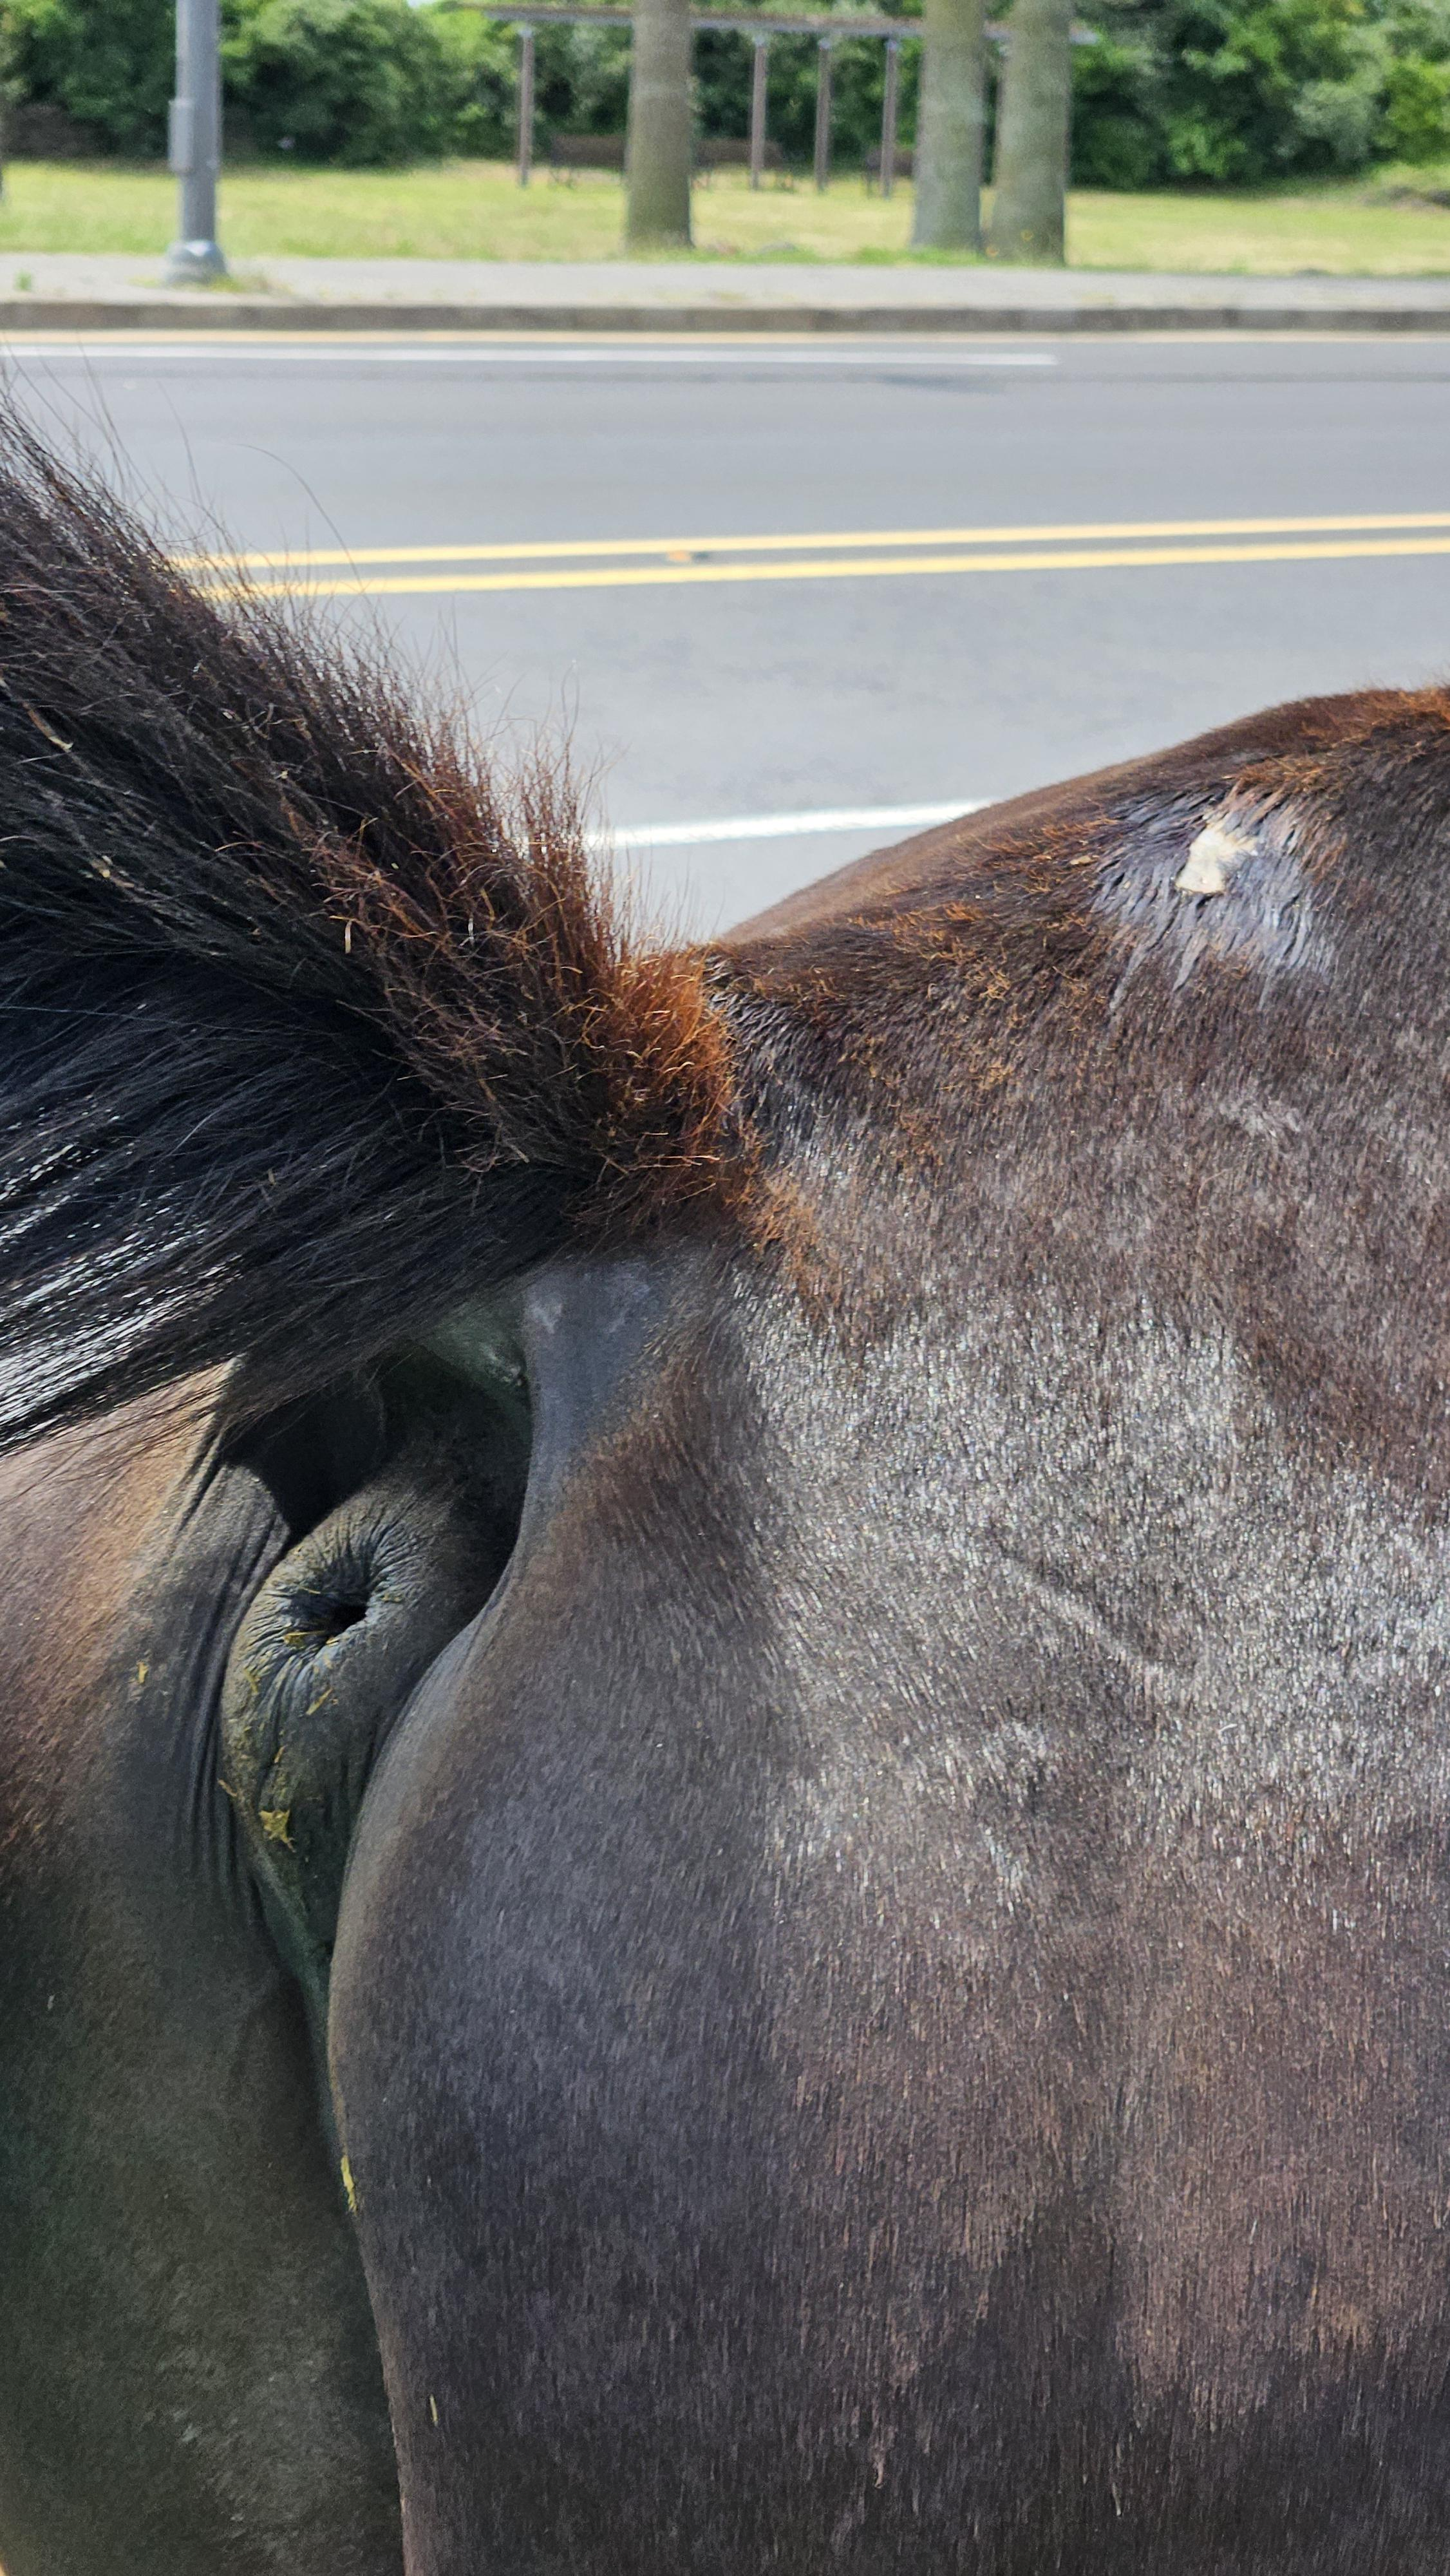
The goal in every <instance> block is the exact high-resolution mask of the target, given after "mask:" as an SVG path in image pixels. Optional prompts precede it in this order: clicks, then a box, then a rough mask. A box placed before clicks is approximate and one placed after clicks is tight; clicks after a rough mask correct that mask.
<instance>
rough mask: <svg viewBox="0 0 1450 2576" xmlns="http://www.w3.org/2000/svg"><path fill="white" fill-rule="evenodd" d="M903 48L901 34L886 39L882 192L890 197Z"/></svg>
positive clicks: (892, 183)
mask: <svg viewBox="0 0 1450 2576" xmlns="http://www.w3.org/2000/svg"><path fill="white" fill-rule="evenodd" d="M900 50H901V39H900V37H899V36H888V37H887V39H886V86H885V88H884V89H883V91H882V93H881V194H882V196H883V197H889V196H890V194H891V191H892V189H893V187H894V186H895V184H896V57H897V55H898V53H899V52H900Z"/></svg>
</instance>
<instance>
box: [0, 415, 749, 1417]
mask: <svg viewBox="0 0 1450 2576" xmlns="http://www.w3.org/2000/svg"><path fill="white" fill-rule="evenodd" d="M748 1159H749V1157H748V1152H747V1149H746V1146H745V1142H744V1139H743V1137H742V1135H741V1133H740V1131H739V1126H738V1120H737V1116H736V1111H735V1107H734V1098H733V1086H732V1079H731V1070H730V1065H729V1060H728V1054H727V1046H726V1039H725V1035H724V1030H723V1026H722V1023H721V1019H720V1015H719V1013H718V1012H717V1011H716V1010H715V1009H714V1008H713V1007H712V1006H711V1001H710V997H709V993H708V991H707V986H706V976H705V970H704V965H703V961H702V959H701V958H700V956H699V955H698V954H695V953H693V952H689V951H680V952H675V953H668V952H666V953H662V954H657V955H655V954H647V953H642V952H639V951H637V950H636V949H635V948H634V947H633V946H632V945H631V943H630V941H629V939H628V938H627V937H626V935H625V934H624V931H623V930H622V928H621V926H620V925H619V923H618V922H617V921H616V920H615V919H614V918H613V917H612V915H611V912H610V909H609V906H608V904H607V902H606V901H605V900H604V898H603V897H602V895H601V893H600V891H599V889H598V887H597V886H596V885H595V884H594V882H593V880H592V878H591V873H590V868H589V862H588V856H587V851H586V846H585V842H584V838H583V834H582V831H581V827H580V817H579V813H578V810H577V805H576V802H575V799H574V797H573V794H572V792H571V790H570V788H569V786H568V783H567V781H566V780H565V779H564V778H563V777H562V776H559V775H553V776H551V775H550V774H549V772H548V770H547V768H546V767H541V766H536V767H535V769H534V771H533V773H532V774H531V775H530V776H528V777H527V778H525V779H524V781H523V782H522V784H521V785H520V786H519V787H518V788H517V789H516V790H514V791H513V792H512V793H511V794H510V795H504V794H503V793H502V792H501V791H499V790H498V789H497V788H496V787H495V785H494V784H493V782H492V781H491V778H490V775H489V772H488V769H487V766H486V764H484V763H483V762H482V761H481V760H480V759H479V757H478V756H477V754H476V753H475V752H474V751H473V750H472V748H471V747H470V745H469V743H468V742H467V741H466V739H464V738H462V737H461V735H460V733H459V732H458V730H457V729H456V728H455V729H452V730H450V729H449V728H447V727H445V726H443V725H442V724H441V723H437V722H433V721H430V720H428V719H425V718H423V717H420V716H419V715H417V714H416V713H414V712H412V711H411V710H410V709H409V708H408V707H407V706H406V705H405V704H404V703H403V702H402V699H401V697H400V695H399V693H398V690H397V687H396V685H395V683H394V682H393V681H392V680H391V679H390V678H389V676H388V674H387V672H386V670H385V669H384V668H383V667H382V666H381V664H380V662H379V660H378V659H377V657H376V656H374V657H373V658H369V656H368V655H367V654H365V653H362V652H360V651H358V650H357V649H356V648H348V649H344V647H343V646H342V645H341V644H340V643H339V642H338V641H337V640H336V639H334V638H331V637H329V638H327V639H326V640H325V641H324V640H323V639H322V638H321V637H320V635H319V633H318V631H317V630H316V627H315V625H313V624H312V623H311V622H310V621H309V620H308V618H307V617H306V615H305V614H301V613H299V612H297V611H295V610H292V609H288V608H285V607H281V606H279V605H277V604H276V603H273V602H268V601H263V600H259V599H256V598H248V597H247V596H246V595H245V594H244V595H242V596H241V597H239V598H235V599H231V600H222V599H218V598H215V597H209V596H205V595H203V594H202V593H201V592H200V591H198V589H197V588H196V587H195V586H194V585H192V584H191V583H189V582H188V581H187V580H185V579H184V578H183V577H182V575H181V574H180V573H179V572H178V570H177V569H176V567H175V566H174V565H173V564H172V563H171V562H170V561H169V560H168V559H167V558H166V556H165V555H164V554H163V553H162V552H161V551H160V550H159V548H158V547H157V546H156V545H155V543H153V542H152V540H151V539H150V538H149V537H148V536H147V535H146V534H145V533H144V531H143V530H142V529H141V528H140V527H139V526H138V525H137V524H136V523H135V522H134V520H133V519H132V517H131V516H130V515H129V513H128V512H127V511H126V509H125V508H124V507H123V506H122V505H121V504H120V503H119V502H118V500H117V499H116V498H115V497H114V495H112V494H110V493H108V492H107V491H105V490H103V489H101V488H99V487H98V486H96V485H95V484H93V483H92V482H90V481H89V480H87V479H85V478H83V477H81V476H78V475H76V474H74V473H72V472H70V471H69V470H67V469H65V468H63V467H62V466H61V465H60V464H59V463H58V462H57V461H56V460H55V458H54V457H53V456H51V455H50V454H49V453H48V452H47V451H46V450H45V449H44V448H43V447H42V446H41V445H40V444H39V443H38V442H37V441H36V440H35V439H34V438H33V437H32V436H31V435H30V434H29V433H28V432H27V431H26V430H25V429H23V428H22V427H20V426H19V425H17V424H16V423H15V422H14V421H13V420H12V421H7V422H0V1443H13V1442H14V1441H15V1440H17V1439H22V1438H26V1437H30V1436H32V1435H34V1434H35V1433H36V1432H38V1431H41V1430H44V1429H47V1428H50V1427H52V1426H54V1425H57V1424H59V1423H62V1422H65V1421H67V1420H70V1419H75V1418H78V1417H80V1416H81V1415H83V1414H87V1413H92V1412H95V1411H98V1410H101V1409H103V1408H105V1407H108V1406H110V1405H114V1404H116V1403H118V1402H119V1401H121V1400H123V1399H126V1398H129V1397H132V1396H135V1395H138V1394H141V1393H143V1392H146V1391H148V1390H150V1389H153V1388H155V1387H157V1386H159V1385H162V1384H164V1383H167V1382H170V1381H172V1380H175V1379H177V1378H179V1377H181V1376H183V1375H185V1374H188V1373H190V1372H192V1371H194V1370H197V1369H202V1368H207V1367H210V1366H213V1365H215V1364H217V1363H219V1362H223V1361H229V1360H236V1359H242V1360H244V1361H245V1362H246V1368H245V1371H244V1375H245V1378H246V1382H247V1384H248V1386H249V1388H250V1390H251V1393H252V1397H253V1399H254V1400H260V1396H261V1395H262V1393H265V1394H266V1395H268V1396H269V1397H270V1396H273V1395H275V1396H281V1395H283V1394H287V1393H291V1392H294V1391H297V1390H299V1389H301V1388H302V1387H304V1386H306V1385H310V1384H314V1383H316V1382H318V1381H319V1380H320V1379H323V1378H326V1377H328V1376H331V1375H334V1374H336V1373H338V1371H339V1370H340V1369H342V1368H345V1367H347V1366H349V1365H352V1364H355V1363H356V1362H358V1361H360V1360H361V1359H362V1358H365V1357H366V1356H367V1355H368V1354H369V1353H370V1352H371V1351H373V1350H376V1349H378V1348H380V1347H382V1346H384V1345H386V1344H387V1343H388V1342H391V1341H396V1340H397V1339H398V1338H399V1337H400V1334H401V1332H403V1331H404V1330H407V1329H413V1328H416V1327H417V1326H418V1325H419V1324H421V1323H425V1322H427V1321H428V1320H430V1319H431V1318H432V1317H433V1316H435V1315H436V1314H438V1313H440V1312H441V1311H443V1310H444V1309H446V1308H447V1307H448V1306H449V1305H451V1304H453V1303H455V1302H457V1301H458V1300H459V1299H460V1298H461V1297H463V1296H465V1295H468V1294H473V1293H478V1292H481V1291H485V1290H487V1289H488V1288H489V1287H491V1286H493V1285H495V1284H497V1282H498V1281H499V1280H501V1279H502V1278H504V1277H506V1276H508V1275H511V1274H514V1273H517V1272H518V1271H519V1270H520V1269H522V1268H523V1267H525V1266H526V1265H527V1264H529V1263H530V1262H532V1261H534V1260H536V1259H537V1258H539V1257H540V1256H541V1255H542V1254H543V1253H545V1252H546V1251H548V1250H549V1249H550V1248H552V1247H553V1246H555V1245H557V1244H558V1243H560V1242H561V1241H563V1240H565V1239H566V1238H567V1237H568V1235H569V1232H570V1230H571V1228H573V1227H575V1226H577V1225H578V1224H579V1223H580V1222H585V1223H598V1224H614V1223H619V1224H628V1223H632V1222H637V1221H639V1220H640V1219H642V1218H645V1217H648V1216H650V1215H651V1214H653V1213H654V1212H655V1211H657V1210H658V1209H659V1208H660V1207H661V1206H664V1205H668V1204H672V1203H674V1202H677V1201H678V1200H679V1199H680V1198H682V1197H688V1196H690V1195H693V1194H698V1193H700V1192H702V1191H716V1192H721V1191H723V1192H725V1193H727V1194H728V1193H729V1192H730V1191H731V1190H732V1189H734V1188H735V1186H736V1185H737V1183H738V1180H739V1177H740V1175H741V1174H742V1172H743V1170H744V1167H745V1164H746V1163H747V1162H748Z"/></svg>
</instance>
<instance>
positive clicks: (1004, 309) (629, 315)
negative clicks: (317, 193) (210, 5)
mask: <svg viewBox="0 0 1450 2576" xmlns="http://www.w3.org/2000/svg"><path fill="white" fill-rule="evenodd" d="M36 331H213V332H216V331H313V332H350V331H356V332H363V331H379V332H419V331H427V332H433V331H437V332H445V331H447V332H473V331H478V332H498V333H508V334H510V335H513V334H522V333H527V332H534V331H568V332H583V333H589V332H600V333H606V332H609V333H612V332H630V331H657V332H692V331H702V332H710V333H719V332H736V331H740V332H746V331H751V332H784V331H791V332H821V333H830V332H849V331H856V332H871V333H892V332H895V333H901V332H905V333H910V334H912V335H914V336H916V337H918V338H920V337H926V336H930V335H931V334H932V333H935V332H952V333H971V334H984V333H991V332H1000V333H1003V334H1005V335H1009V336H1010V335H1012V334H1020V333H1029V334H1033V335H1036V336H1038V337H1050V336H1055V335H1058V334H1063V333H1073V334H1076V333H1082V332H1113V331H1118V332H1125V331H1198V332H1202V331H1275V332H1285V331H1317V332H1343V331H1352V332H1380V333H1384V332H1407V331H1414V332H1437V333H1438V332H1444V331H1450V298H1447V300H1446V301H1445V302H1444V303H1443V304H1440V303H1438V302H1437V303H1434V304H1431V303H1425V304H1411V303H1393V302H1387V303H1384V304H1375V305H1371V304H1368V303H1357V304H1343V305H1334V304H1329V303H1320V302H1317V301H1316V302H1314V303H1309V302H1307V301H1306V302H1302V303H1301V302H1299V301H1297V300H1290V301H1286V302H1285V303H1283V304H1274V305H1269V304H1259V303H1251V302H1244V303H1237V302H1231V301H1230V302H1218V303H1212V304H1209V303H1203V304H1196V303H1194V304H1188V303H1167V302H1165V303H1162V304H1155V303H1152V302H1149V301H1143V302H1139V303H1132V304H1129V303H1109V302H1106V301H1104V302H1102V303H1076V302H1071V303H1068V302H1064V303H1062V304H1048V303H1043V304H1034V305H1031V306H1028V305H996V304H985V303H983V304H952V305H945V304H941V305H939V304H928V303H919V304H912V305H902V304H865V303H862V304H860V305H843V304H810V303H807V302H804V301H802V302H800V303H791V304H787V303H769V304H748V303H738V304H733V303H725V302H722V303H718V304H717V303H701V304H652V303H645V302H639V303H629V304H626V303H619V304H570V303H565V302H558V303H554V302H550V301H547V300H540V301H539V302H537V303H511V304H502V303H500V304H487V303H483V302H478V303H471V302H470V303H466V304H445V303H442V302H438V303H403V302H402V301H398V302H391V301H374V302H371V303H369V302H364V301H352V302H348V301H344V300H342V299H341V298H339V299H337V300H332V299H329V300H328V301H326V302H320V301H315V300H311V299H307V298H303V297H294V296H244V295H235V296H233V295H228V296H217V297H211V296H208V297H206V298H205V299H202V298H200V297H198V296H197V295H195V294H191V295H187V294H178V295H158V296H154V297H153V296H147V297H141V296H128V297H124V298H123V297H120V296H117V297H114V298H113V297H98V296H83V295H75V296H53V295H52V296H47V295H36V294H25V295H9V296H3V295H0V336H3V337H4V338H7V339H24V338H26V337H27V336H28V335H29V334H30V333H32V332H36Z"/></svg>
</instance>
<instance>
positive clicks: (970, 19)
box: [911, 0, 982, 250]
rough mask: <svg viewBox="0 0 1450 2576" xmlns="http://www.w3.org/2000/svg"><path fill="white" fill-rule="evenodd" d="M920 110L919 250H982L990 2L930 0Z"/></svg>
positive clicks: (915, 224)
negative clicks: (985, 13)
mask: <svg viewBox="0 0 1450 2576" xmlns="http://www.w3.org/2000/svg"><path fill="white" fill-rule="evenodd" d="M922 33H923V36H924V37H925V43H924V44H923V46H922V54H921V93H920V100H919V103H918V106H917V111H916V213H915V216H914V218H913V221H912V227H911V238H912V240H913V242H914V243H915V244H916V246H917V248H918V249H919V250H980V249H981V247H982V0H926V6H925V8H924V10H923V12H922Z"/></svg>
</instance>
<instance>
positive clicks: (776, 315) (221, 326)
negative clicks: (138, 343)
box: [0, 251, 1450, 338]
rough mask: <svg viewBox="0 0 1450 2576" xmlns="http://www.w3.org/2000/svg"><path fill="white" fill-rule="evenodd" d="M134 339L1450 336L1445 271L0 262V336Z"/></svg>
mask: <svg viewBox="0 0 1450 2576" xmlns="http://www.w3.org/2000/svg"><path fill="white" fill-rule="evenodd" d="M22 281H23V282H22ZM127 329H132V330H143V331H178V330H206V331H236V330H247V329H261V330H269V331H279V330H283V331H507V332H518V331H710V332H715V331H914V332H923V331H1029V332H1059V331H1447V330H1450V277H1424V278H1420V277H1387V278H1379V277H1320V276H1317V275H1315V276H1305V277H1283V278H1279V277H1172V276H1161V275H1156V274H1151V273H1141V274H1130V273H1116V274H1115V273H1112V272H1109V271H1107V270H1102V269H1072V270H1066V269H1022V268H1017V269H992V268H971V267H967V268H937V267H930V268H916V267H901V268H887V267H882V268H877V267H875V266H865V265H863V266H860V267H855V266H851V267H847V266H839V267H834V266H833V267H826V266H820V267H814V266H811V265H810V264H808V263H802V264H799V265H795V264H786V263H784V262H782V263H780V264H778V265H777V264H776V263H774V262H771V263H769V264H765V263H761V264H758V265H747V264H746V263H744V262H740V263H736V262H735V261H725V260H721V261H705V260H699V261H696V260H670V261H648V262H638V263H631V262H627V261H624V260H601V261H598V262H585V261H557V262H555V261H542V260H541V261H538V262H529V261H523V260H512V261H505V260H496V261H495V260H448V259H438V260H432V259H357V260H352V259H268V260H263V261H258V262H255V263H249V264H247V266H246V267H245V268H244V270H243V273H242V275H241V277H240V278H239V279H238V281H237V282H236V284H235V285H233V286H230V287H227V288H224V289H220V290H218V289H206V288H201V289H198V288H196V287H175V288H166V287H163V286H162V285H161V284H160V262H159V260H156V261H153V260H147V259H143V258H131V257H128V256H126V255H125V254H119V253H118V254H110V253H108V254H106V255H104V256H99V255H98V256H94V257H87V256H85V255H83V254H79V253H71V252H61V251H49V252H46V251H32V252H28V253H27V252H23V251H16V252H11V253H7V254H6V255H5V256H4V257H0V334H3V335H4V336H6V337H8V338H14V337H16V336H17V335H22V336H23V335H24V334H26V333H28V332H32V331H65V330H84V331H109V330H127Z"/></svg>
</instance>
